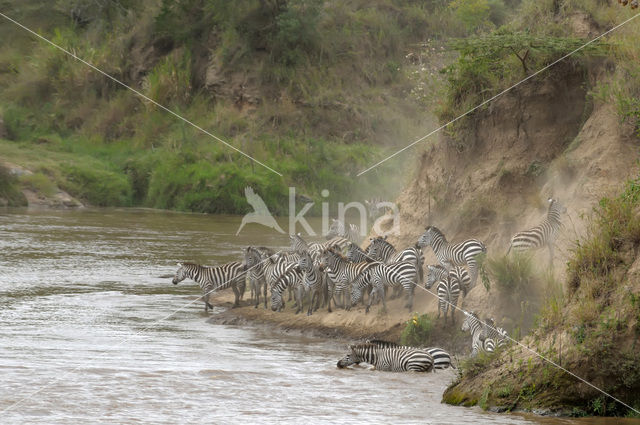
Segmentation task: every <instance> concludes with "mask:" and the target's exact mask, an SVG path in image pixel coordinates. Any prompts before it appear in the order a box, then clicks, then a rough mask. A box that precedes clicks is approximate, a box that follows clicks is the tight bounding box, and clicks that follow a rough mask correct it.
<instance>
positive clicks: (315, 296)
mask: <svg viewBox="0 0 640 425" xmlns="http://www.w3.org/2000/svg"><path fill="white" fill-rule="evenodd" d="M298 267H300V270H301V271H302V276H303V278H302V285H303V288H304V289H305V290H306V291H307V292H309V294H311V299H310V300H309V310H308V311H307V316H311V315H312V314H313V311H314V310H317V309H318V306H319V304H320V297H321V296H322V292H323V291H322V289H323V285H324V280H323V278H324V273H322V272H321V271H320V267H319V266H316V264H314V261H313V258H311V254H309V252H308V251H302V252H301V253H300V260H298ZM314 301H315V304H316V305H315V306H314Z"/></svg>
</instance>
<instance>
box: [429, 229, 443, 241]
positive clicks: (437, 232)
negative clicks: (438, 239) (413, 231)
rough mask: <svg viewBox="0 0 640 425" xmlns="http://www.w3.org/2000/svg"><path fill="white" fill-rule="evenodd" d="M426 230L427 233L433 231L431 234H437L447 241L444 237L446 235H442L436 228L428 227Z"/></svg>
mask: <svg viewBox="0 0 640 425" xmlns="http://www.w3.org/2000/svg"><path fill="white" fill-rule="evenodd" d="M425 230H426V231H427V232H429V231H431V232H433V233H435V234H436V235H440V236H442V237H443V238H444V240H445V241H446V240H447V238H445V237H444V233H442V231H441V230H440V229H438V228H437V227H436V226H427V227H425Z"/></svg>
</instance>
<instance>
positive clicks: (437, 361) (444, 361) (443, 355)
mask: <svg viewBox="0 0 640 425" xmlns="http://www.w3.org/2000/svg"><path fill="white" fill-rule="evenodd" d="M365 343H366V344H375V345H378V346H380V347H405V348H414V347H409V346H406V345H400V344H396V343H395V342H389V341H383V340H381V339H368V340H366V341H365ZM424 350H426V351H427V352H428V353H429V354H431V357H433V369H434V371H435V369H447V368H448V367H452V368H454V369H455V368H456V367H455V366H454V365H453V363H452V362H451V355H450V354H449V353H448V352H446V351H445V350H443V349H442V348H438V347H427V348H425V349H424Z"/></svg>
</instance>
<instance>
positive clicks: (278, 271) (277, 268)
mask: <svg viewBox="0 0 640 425" xmlns="http://www.w3.org/2000/svg"><path fill="white" fill-rule="evenodd" d="M292 258H294V257H292V256H289V255H286V254H284V255H280V254H274V255H267V254H265V253H262V252H261V251H260V250H258V249H257V248H255V247H251V246H249V247H247V248H246V249H245V251H244V263H245V265H246V267H247V269H251V270H256V273H257V275H259V276H262V277H264V280H261V283H262V285H263V294H264V308H267V287H269V288H271V287H272V286H273V284H274V283H275V281H276V280H277V279H278V278H279V277H280V276H282V275H283V274H284V273H285V272H286V271H288V270H289V269H292V268H294V267H297V261H298V258H295V260H293V259H292ZM256 305H257V304H256Z"/></svg>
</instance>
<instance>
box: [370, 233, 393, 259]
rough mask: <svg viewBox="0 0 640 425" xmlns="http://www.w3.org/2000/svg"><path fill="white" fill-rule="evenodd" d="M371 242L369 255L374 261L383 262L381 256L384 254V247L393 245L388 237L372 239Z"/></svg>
mask: <svg viewBox="0 0 640 425" xmlns="http://www.w3.org/2000/svg"><path fill="white" fill-rule="evenodd" d="M370 241H371V244H369V248H367V254H368V255H369V257H371V258H372V259H374V260H382V259H381V258H380V255H381V254H382V251H383V250H384V247H385V246H387V245H391V243H389V242H387V236H386V235H385V236H378V237H375V238H370Z"/></svg>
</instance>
